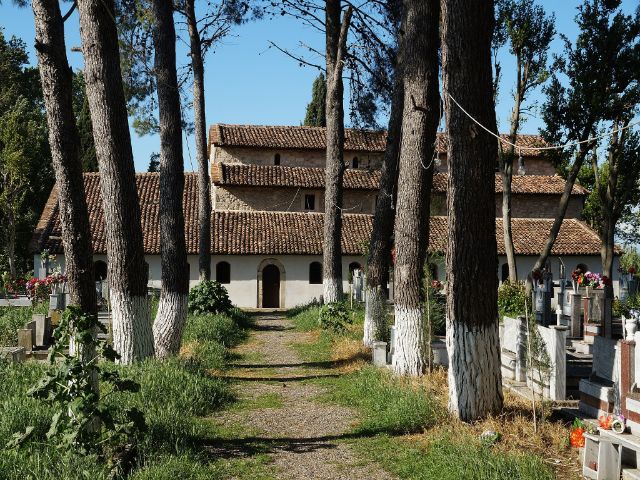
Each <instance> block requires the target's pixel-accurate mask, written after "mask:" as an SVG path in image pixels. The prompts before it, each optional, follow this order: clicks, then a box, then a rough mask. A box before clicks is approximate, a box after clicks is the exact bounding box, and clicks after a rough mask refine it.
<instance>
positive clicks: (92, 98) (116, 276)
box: [78, 0, 153, 363]
mask: <svg viewBox="0 0 640 480" xmlns="http://www.w3.org/2000/svg"><path fill="white" fill-rule="evenodd" d="M78 11H79V13H80V37H81V39H82V51H83V54H84V62H85V79H86V88H87V98H88V100H89V109H90V111H91V120H92V124H93V138H94V139H95V144H96V156H97V158H98V165H99V168H100V188H101V193H102V207H103V210H104V218H105V220H106V221H105V233H106V240H107V242H106V243H107V254H108V258H109V299H110V304H111V311H112V321H113V346H114V348H115V350H116V351H117V352H118V353H119V354H120V356H121V358H120V362H122V363H132V362H133V361H135V360H142V359H143V358H146V357H150V356H153V332H152V330H151V320H150V318H149V301H148V297H147V273H148V269H147V265H146V264H145V261H144V250H143V244H142V230H141V228H140V204H139V202H138V194H137V191H136V182H135V171H134V166H133V153H132V150H131V137H130V134H129V123H128V117H127V108H126V103H125V97H124V90H123V86H122V73H121V71H120V53H119V48H118V34H117V30H116V23H115V8H114V4H113V0H78Z"/></svg>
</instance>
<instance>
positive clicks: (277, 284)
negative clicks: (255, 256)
mask: <svg viewBox="0 0 640 480" xmlns="http://www.w3.org/2000/svg"><path fill="white" fill-rule="evenodd" d="M285 280H286V272H285V270H284V265H282V263H280V262H279V261H278V260H276V259H275V258H267V259H265V260H263V261H262V262H260V265H258V301H257V307H258V308H284V307H285V301H284V294H285Z"/></svg>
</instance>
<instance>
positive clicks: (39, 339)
mask: <svg viewBox="0 0 640 480" xmlns="http://www.w3.org/2000/svg"><path fill="white" fill-rule="evenodd" d="M33 320H35V322H36V343H35V344H36V346H37V347H47V346H49V344H50V343H51V317H47V316H46V315H44V314H36V315H33Z"/></svg>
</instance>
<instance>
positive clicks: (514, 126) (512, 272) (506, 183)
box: [501, 56, 526, 283]
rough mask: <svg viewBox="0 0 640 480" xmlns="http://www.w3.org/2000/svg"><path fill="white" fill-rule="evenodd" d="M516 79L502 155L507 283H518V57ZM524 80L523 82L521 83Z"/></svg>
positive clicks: (521, 85) (520, 93)
mask: <svg viewBox="0 0 640 480" xmlns="http://www.w3.org/2000/svg"><path fill="white" fill-rule="evenodd" d="M516 65H517V67H516V68H517V78H516V93H515V102H514V105H513V110H512V112H511V126H510V131H509V142H511V144H512V145H510V146H509V148H508V149H507V153H506V154H504V155H502V161H501V164H502V165H501V166H502V237H503V239H504V250H505V255H506V256H507V266H508V267H509V281H510V282H511V283H515V282H517V281H518V269H517V266H516V253H515V249H514V247H513V234H512V231H511V183H512V180H513V160H514V159H515V153H516V151H515V147H514V146H513V145H515V144H516V140H517V138H518V129H519V128H520V108H521V106H522V99H523V97H524V83H525V82H526V79H523V78H522V61H521V59H520V56H518V58H517V60H516ZM523 80H524V81H523Z"/></svg>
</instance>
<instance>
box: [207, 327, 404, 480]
mask: <svg viewBox="0 0 640 480" xmlns="http://www.w3.org/2000/svg"><path fill="white" fill-rule="evenodd" d="M311 339H312V337H311V336H310V334H308V333H300V332H296V331H295V330H294V329H293V325H292V324H291V322H290V321H289V320H287V319H285V318H282V317H257V318H256V321H255V325H254V329H253V332H252V334H251V338H250V341H249V342H248V343H246V344H244V345H242V346H241V347H240V348H238V349H237V350H236V352H237V353H239V354H240V355H241V356H242V358H243V360H242V361H241V362H239V363H236V364H234V365H233V368H232V369H230V371H229V372H228V375H229V376H230V377H232V378H234V380H235V385H236V386H235V388H236V393H237V395H238V397H239V399H240V402H239V404H238V408H233V409H231V410H228V411H225V412H223V413H222V415H220V416H217V418H216V419H215V422H216V423H218V424H219V426H220V427H223V428H226V429H229V431H231V432H240V434H239V435H238V433H236V437H234V438H236V440H235V441H227V442H221V444H220V445H219V446H212V447H211V450H212V453H214V454H215V455H218V456H227V457H251V456H253V455H257V454H266V455H268V456H269V457H270V460H271V464H272V465H273V467H274V476H275V478H279V479H318V480H320V479H322V480H331V479H345V480H346V479H356V480H357V479H373V478H375V479H381V480H386V479H392V478H394V477H392V476H390V475H389V474H388V473H386V472H385V471H384V470H382V469H381V468H380V467H379V466H377V465H375V464H370V463H368V462H366V461H363V460H362V459H361V458H360V457H358V456H357V454H356V453H355V452H354V451H353V450H352V449H351V447H350V446H349V444H348V439H349V432H350V430H351V429H352V427H353V426H354V425H355V424H356V423H357V421H358V418H357V414H356V413H355V412H354V411H353V410H351V409H349V408H345V407H340V406H336V405H331V404H328V403H326V402H321V401H320V400H319V398H318V397H320V396H321V395H322V394H324V393H325V392H326V390H325V388H324V387H322V386H319V385H316V384H314V383H312V382H305V380H309V379H311V378H315V377H332V376H336V375H339V372H337V371H336V370H333V369H332V368H331V366H330V365H325V364H305V363H303V362H302V361H301V360H300V357H299V356H298V355H297V353H296V351H295V349H294V348H292V346H291V345H292V344H295V343H304V342H309V341H311ZM238 437H239V438H238Z"/></svg>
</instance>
